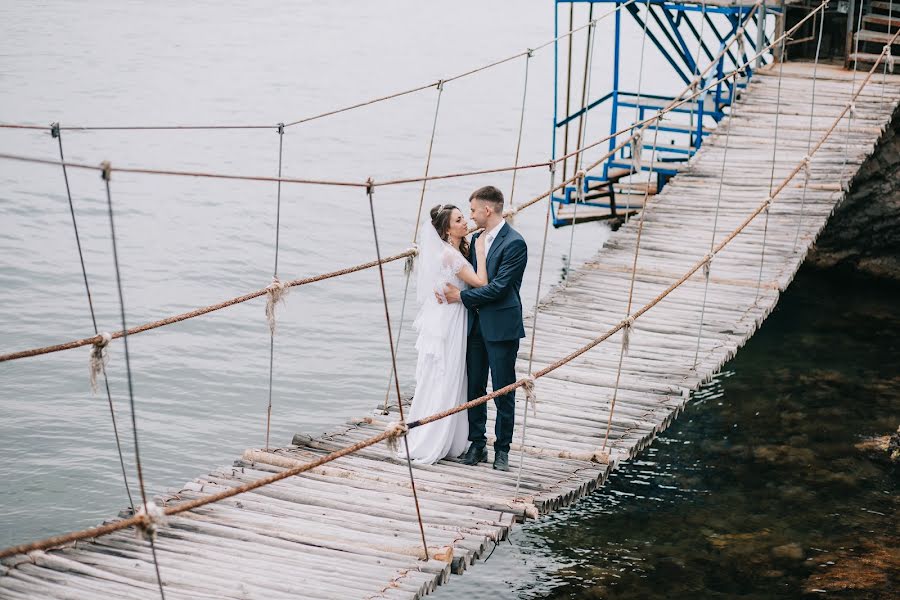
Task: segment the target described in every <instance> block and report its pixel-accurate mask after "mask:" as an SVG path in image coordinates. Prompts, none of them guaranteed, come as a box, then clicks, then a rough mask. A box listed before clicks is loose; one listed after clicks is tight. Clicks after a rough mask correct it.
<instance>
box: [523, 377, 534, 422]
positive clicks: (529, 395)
mask: <svg viewBox="0 0 900 600" xmlns="http://www.w3.org/2000/svg"><path fill="white" fill-rule="evenodd" d="M522 389H524V390H525V410H528V405H529V404H530V405H531V414H532V415H533V416H535V417H537V394H535V393H534V375H528V376H527V377H525V383H524V384H523V385H522Z"/></svg>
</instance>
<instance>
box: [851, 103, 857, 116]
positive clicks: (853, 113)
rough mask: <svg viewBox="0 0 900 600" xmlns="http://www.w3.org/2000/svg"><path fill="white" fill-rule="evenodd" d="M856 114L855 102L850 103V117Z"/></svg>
mask: <svg viewBox="0 0 900 600" xmlns="http://www.w3.org/2000/svg"><path fill="white" fill-rule="evenodd" d="M855 116H856V102H851V103H850V117H855Z"/></svg>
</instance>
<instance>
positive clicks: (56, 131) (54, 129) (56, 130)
mask: <svg viewBox="0 0 900 600" xmlns="http://www.w3.org/2000/svg"><path fill="white" fill-rule="evenodd" d="M50 134H51V135H52V136H53V137H55V138H56V140H57V142H58V145H59V162H61V163H62V172H63V179H64V180H65V182H66V197H67V198H68V200H69V214H71V215H72V230H73V231H74V232H75V245H76V246H77V247H78V260H79V261H80V262H81V275H82V278H83V279H84V291H85V293H86V295H87V301H88V309H89V310H90V312H91V323H93V325H94V333H95V334H99V333H100V331H99V330H98V328H97V316H96V314H95V313H94V299H93V297H92V296H91V286H90V284H89V283H88V276H87V268H86V267H85V265H84V252H83V251H82V249H81V235H80V234H79V233H78V221H77V219H76V218H75V204H74V203H73V202H72V190H71V188H70V187H69V174H68V171H67V170H66V158H65V156H64V155H63V145H62V132H61V131H60V127H59V123H53V124H52V125H50ZM104 339H106V338H104ZM104 351H105V349H104V348H102V347H101V348H99V349H98V350H97V352H98V353H102V352H104ZM93 352H94V351H93V350H92V353H93ZM99 365H100V370H101V372H102V374H103V386H104V388H105V389H106V401H107V403H108V404H109V416H110V419H111V420H112V428H113V435H114V436H115V438H116V451H117V452H118V455H119V466H120V467H121V469H122V481H123V482H124V483H125V493H126V494H127V495H128V504H129V506H131V512H132V513H134V512H135V507H134V499H133V498H132V497H131V487H130V486H129V485H128V474H127V471H126V469H125V458H124V456H123V454H122V442H121V439H120V438H119V426H118V423H117V422H116V411H115V408H114V407H113V401H112V392H110V389H109V377H107V375H106V365H105V364H104V362H103V360H102V354H101V358H100V360H99ZM92 369H93V367H92Z"/></svg>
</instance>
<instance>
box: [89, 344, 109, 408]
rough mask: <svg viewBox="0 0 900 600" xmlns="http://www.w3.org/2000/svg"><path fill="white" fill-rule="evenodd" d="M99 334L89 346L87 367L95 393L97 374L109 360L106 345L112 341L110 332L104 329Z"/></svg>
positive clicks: (92, 389)
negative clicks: (98, 337) (89, 355)
mask: <svg viewBox="0 0 900 600" xmlns="http://www.w3.org/2000/svg"><path fill="white" fill-rule="evenodd" d="M99 335H100V339H99V340H98V341H96V342H94V344H93V345H92V346H91V359H90V363H89V367H88V368H89V371H90V374H91V391H92V392H94V393H95V394H96V393H97V375H99V374H100V373H102V372H103V369H105V368H106V364H107V363H108V362H109V355H108V354H107V352H106V347H107V346H109V342H110V341H112V334H111V333H108V332H105V331H104V332H103V333H101V334H99Z"/></svg>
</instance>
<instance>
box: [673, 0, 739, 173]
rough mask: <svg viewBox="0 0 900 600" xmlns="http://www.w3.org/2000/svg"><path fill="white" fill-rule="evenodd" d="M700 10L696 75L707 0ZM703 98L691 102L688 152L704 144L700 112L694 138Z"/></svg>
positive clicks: (701, 46)
mask: <svg viewBox="0 0 900 600" xmlns="http://www.w3.org/2000/svg"><path fill="white" fill-rule="evenodd" d="M700 11H701V14H702V17H701V18H700V35H698V36H697V55H696V58H695V59H694V67H695V71H696V73H694V75H699V74H700V50H701V49H702V48H703V34H704V30H705V29H706V0H703V5H702V7H701V9H700ZM684 17H685V19H687V18H688V17H687V13H685V15H684ZM688 22H689V23H690V21H688ZM696 85H698V86H700V87H702V86H703V82H702V81H698V82H697V84H696ZM734 89H735V90H737V88H734ZM733 95H734V92H732V96H733ZM703 99H704V97H703V96H700V97H698V98H696V100H695V101H694V102H693V103H691V113H690V121H689V122H690V126H691V132H690V133H689V134H688V152H690V150H691V148H692V147H694V145H695V144H696V145H697V146H698V147H699V146H701V145H702V142H703V119H702V118H701V117H700V116H699V114H698V115H697V119H698V121H700V122H699V123H698V125H699V126H700V127H699V129H700V135H699V137H698V139H696V140H695V139H694V131H695V130H696V129H697V128H695V127H694V115H695V112H696V113H699V112H700V110H699V107H700V103H701V102H703ZM733 102H734V98H732V103H733ZM695 109H696V111H695ZM688 156H690V154H688Z"/></svg>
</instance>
